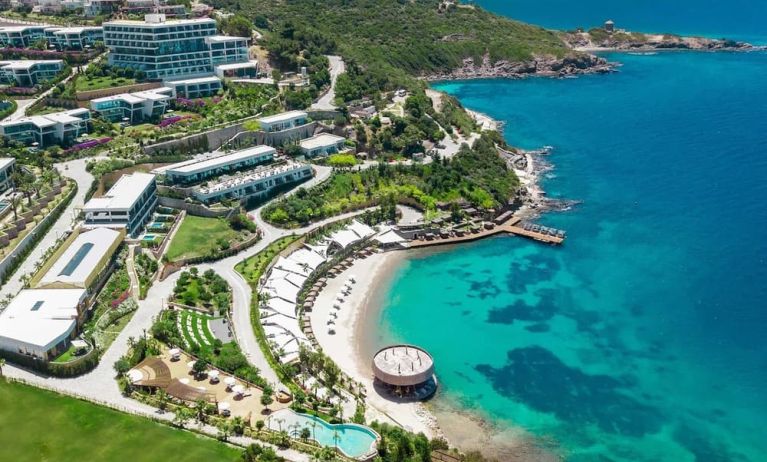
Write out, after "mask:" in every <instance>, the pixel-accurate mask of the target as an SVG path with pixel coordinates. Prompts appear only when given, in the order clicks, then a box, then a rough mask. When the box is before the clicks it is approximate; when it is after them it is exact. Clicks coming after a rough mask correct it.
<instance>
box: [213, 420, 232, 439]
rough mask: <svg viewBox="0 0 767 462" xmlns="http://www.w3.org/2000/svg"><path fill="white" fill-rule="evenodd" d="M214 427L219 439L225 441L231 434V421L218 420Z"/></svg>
mask: <svg viewBox="0 0 767 462" xmlns="http://www.w3.org/2000/svg"><path fill="white" fill-rule="evenodd" d="M216 428H217V429H218V439H220V440H221V441H227V440H228V439H229V437H230V436H232V423H231V422H229V421H228V420H225V419H224V420H220V421H219V422H218V425H216Z"/></svg>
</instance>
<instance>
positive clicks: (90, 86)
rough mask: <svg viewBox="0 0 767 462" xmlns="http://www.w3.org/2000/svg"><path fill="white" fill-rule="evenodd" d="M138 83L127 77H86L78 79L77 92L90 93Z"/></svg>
mask: <svg viewBox="0 0 767 462" xmlns="http://www.w3.org/2000/svg"><path fill="white" fill-rule="evenodd" d="M134 83H136V80H135V79H129V78H126V77H117V78H114V77H93V78H87V77H85V76H81V77H78V79H77V84H76V85H77V91H90V90H101V89H103V88H113V87H122V86H124V85H133V84H134Z"/></svg>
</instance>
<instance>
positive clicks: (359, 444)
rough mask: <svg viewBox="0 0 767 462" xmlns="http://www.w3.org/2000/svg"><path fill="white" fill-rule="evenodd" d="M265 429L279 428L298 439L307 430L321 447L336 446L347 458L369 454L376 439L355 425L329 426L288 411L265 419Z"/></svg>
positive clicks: (371, 433) (365, 428)
mask: <svg viewBox="0 0 767 462" xmlns="http://www.w3.org/2000/svg"><path fill="white" fill-rule="evenodd" d="M266 424H267V427H268V428H271V429H272V430H279V429H280V427H281V428H282V429H283V430H285V431H287V432H288V433H289V434H290V435H291V436H294V437H298V436H299V435H300V434H301V430H302V429H304V428H308V429H309V430H310V431H311V432H312V436H311V438H312V439H314V440H316V441H317V442H318V443H320V444H321V445H323V446H331V447H333V446H337V447H338V448H339V449H341V450H342V451H343V452H344V454H346V455H347V456H349V457H360V456H363V455H365V454H369V453H370V452H371V450H372V448H373V443H375V441H376V439H377V438H378V434H377V433H376V432H374V431H373V430H372V429H370V428H368V427H365V426H363V425H357V424H329V423H327V422H325V421H324V420H322V419H319V418H317V417H314V416H312V415H306V414H298V413H296V412H293V411H292V410H290V409H285V410H281V411H277V412H275V413H274V414H273V415H272V416H271V417H269V419H267V423H266Z"/></svg>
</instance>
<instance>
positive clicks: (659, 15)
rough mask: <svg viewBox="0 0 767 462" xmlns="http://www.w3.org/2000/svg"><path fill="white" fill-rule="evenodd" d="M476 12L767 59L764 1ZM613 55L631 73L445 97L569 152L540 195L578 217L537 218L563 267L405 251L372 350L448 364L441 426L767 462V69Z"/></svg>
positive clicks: (606, 452)
mask: <svg viewBox="0 0 767 462" xmlns="http://www.w3.org/2000/svg"><path fill="white" fill-rule="evenodd" d="M476 3H477V4H479V5H482V6H484V7H486V8H488V9H491V10H494V11H496V12H498V13H501V14H506V15H508V16H510V17H514V18H515V19H519V20H523V21H527V22H532V23H537V24H541V25H543V26H545V27H552V28H553V27H556V28H564V29H568V28H575V27H589V26H593V25H598V24H601V23H602V22H603V21H604V20H605V19H607V18H611V19H613V20H614V21H615V22H616V24H617V25H618V27H627V28H631V29H638V30H639V29H641V30H644V31H661V32H666V31H673V32H680V33H695V34H702V35H708V36H712V37H720V36H727V37H735V38H739V39H747V40H751V41H753V42H756V43H767V27H765V25H764V24H765V23H764V20H765V18H767V2H764V1H763V0H731V1H728V2H721V1H718V0H717V1H715V0H695V1H691V0H675V1H672V2H668V1H666V2H663V1H659V0H657V1H656V0H644V1H638V0H633V1H624V2H615V1H609V2H608V1H597V0H586V1H582V2H571V1H564V0H511V1H509V0H504V1H500V0H498V1H490V0H486V1H479V2H476ZM605 57H606V58H607V59H609V60H611V61H616V62H620V63H622V66H621V67H620V72H618V73H615V74H610V75H593V76H582V77H579V78H576V79H548V78H533V79H526V80H503V79H498V80H475V81H451V82H439V83H436V84H434V87H435V88H436V89H438V90H442V91H445V92H447V93H450V94H452V95H454V96H456V97H457V98H458V99H459V100H460V101H461V102H462V103H463V104H464V105H465V106H466V107H467V108H470V109H473V110H477V111H480V112H483V113H486V114H488V115H490V116H492V117H493V118H495V119H497V120H500V121H503V122H504V123H505V125H504V135H505V137H506V139H507V141H508V142H509V143H510V144H513V145H516V146H520V147H522V148H528V149H534V148H539V147H541V146H544V145H550V146H553V148H554V149H553V151H552V153H551V154H550V155H549V156H548V157H547V159H546V160H547V162H550V163H551V164H552V165H553V166H554V168H553V170H552V171H550V172H549V173H548V174H547V175H546V177H545V178H544V179H543V184H542V186H543V188H544V189H545V190H546V191H547V193H548V195H549V196H550V197H553V198H560V199H567V200H573V201H577V202H578V203H577V205H575V206H574V207H573V208H572V209H571V210H568V211H565V212H555V213H554V212H552V213H546V214H544V215H543V216H542V217H540V219H539V220H538V222H539V223H541V224H545V225H549V226H553V227H556V228H561V229H564V230H566V231H567V240H566V242H565V243H564V245H562V246H561V247H552V246H547V245H541V244H537V243H534V242H530V241H527V240H524V239H522V238H516V237H497V238H492V239H488V240H484V241H480V242H477V243H474V244H470V245H461V246H455V247H451V248H447V249H443V250H437V251H435V250H431V251H423V252H411V253H408V254H407V255H406V257H405V258H404V259H403V260H402V262H401V263H400V264H399V265H398V266H397V267H396V269H394V270H393V272H392V273H391V275H390V277H389V278H387V280H386V281H384V282H383V283H382V285H380V286H379V288H378V295H377V296H376V297H377V298H376V297H374V298H375V299H376V300H378V303H379V304H380V310H379V312H378V314H376V316H378V318H377V319H376V321H375V322H374V324H376V325H377V326H378V328H377V331H376V335H375V336H374V339H375V340H374V341H375V343H376V344H379V345H383V344H386V343H391V342H407V343H413V344H417V345H420V346H422V347H424V348H426V349H427V350H428V351H429V352H430V353H431V354H432V355H433V356H434V359H435V363H436V373H437V376H438V379H439V383H440V390H439V392H438V394H437V396H436V397H435V398H434V399H433V401H432V403H430V406H436V407H438V408H442V409H444V408H445V407H447V408H448V409H451V410H452V411H454V412H456V413H460V414H461V415H471V416H474V417H475V418H476V419H481V421H483V422H484V423H485V426H484V427H480V428H481V429H480V430H472V431H482V432H488V433H490V432H498V434H499V435H503V434H504V433H503V432H504V431H509V430H511V431H512V433H511V434H519V433H520V432H521V433H523V434H524V435H527V436H529V438H530V439H531V440H533V441H538V442H539V444H540V446H541V447H545V448H546V450H547V451H549V452H550V453H552V454H555V455H556V457H557V458H560V459H562V460H567V461H579V462H580V461H647V462H650V461H654V462H658V461H675V462H684V461H698V462H708V461H712V462H718V461H754V462H760V461H767V430H765V427H767V391H766V390H767V343H766V342H765V339H767V205H765V203H766V202H765V201H766V200H767V85H766V84H765V82H766V80H765V76H767V53H764V52H753V53H729V52H723V53H702V52H700V53H699V52H664V53H658V54H653V55H633V54H627V53H609V54H605ZM438 417H439V416H438ZM448 436H451V435H448ZM463 436H466V435H463ZM498 441H499V440H498V438H495V439H494V440H492V441H491V442H489V443H483V447H482V449H483V450H486V451H487V452H489V453H491V454H494V455H496V456H497V455H498V454H499V452H497V451H494V449H495V448H494V447H493V445H495V444H497V443H498ZM499 445H500V444H499ZM526 451H527V450H524V451H523V452H526ZM500 454H502V455H501V456H500V457H499V460H524V455H525V454H519V453H514V452H507V453H503V452H501V453H500ZM503 454H505V455H503ZM533 459H535V457H533Z"/></svg>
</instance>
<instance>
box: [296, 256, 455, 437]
mask: <svg viewBox="0 0 767 462" xmlns="http://www.w3.org/2000/svg"><path fill="white" fill-rule="evenodd" d="M403 255H404V254H403V253H402V251H395V252H385V253H379V254H374V255H372V256H370V257H368V258H366V259H363V260H357V261H355V263H354V265H352V267H351V268H349V269H348V270H346V271H344V272H343V273H341V274H340V275H339V276H337V277H336V278H334V279H329V280H328V285H327V286H326V287H325V289H324V290H323V291H322V292H321V293H320V294H319V296H318V298H317V302H316V303H315V304H314V310H313V311H312V314H311V320H312V328H313V330H314V335H315V336H316V337H317V341H318V342H319V343H320V346H321V347H322V349H323V351H324V352H325V354H327V355H329V356H330V357H332V358H333V360H335V362H336V363H337V364H338V366H339V367H340V368H341V369H342V370H343V371H344V372H345V373H346V374H348V375H349V376H350V377H352V378H354V380H357V381H358V382H361V383H362V384H363V385H365V388H366V390H367V392H368V400H367V403H368V410H367V415H366V417H367V418H368V419H370V420H379V421H383V422H390V423H395V424H397V425H400V426H402V427H404V428H406V429H407V430H410V431H413V432H416V433H417V432H423V433H425V434H426V435H428V436H429V437H434V436H440V435H441V432H440V431H439V428H438V427H437V424H436V419H435V418H434V416H432V415H431V413H430V412H429V411H428V410H427V409H426V407H425V406H424V405H423V404H421V403H399V402H393V401H390V400H389V399H386V398H384V397H382V396H380V395H378V394H377V393H376V391H375V389H374V388H373V375H372V370H371V366H370V358H365V357H363V356H364V355H368V354H369V352H368V351H367V350H368V348H370V339H369V338H364V336H366V335H371V336H372V335H374V332H371V331H368V329H369V328H368V326H367V325H366V323H364V322H363V318H364V316H365V315H366V314H367V313H368V309H367V307H368V306H369V301H370V300H369V299H370V296H371V295H372V292H373V288H374V287H375V285H376V284H379V283H381V279H382V278H383V277H385V275H387V274H390V273H391V270H392V269H393V268H394V267H395V266H396V264H397V262H398V261H399V260H400V259H401V258H402V256H403ZM351 275H354V277H355V279H356V283H355V284H354V285H353V287H352V291H351V294H350V295H349V296H348V297H346V299H345V300H344V302H343V303H342V304H341V306H342V307H341V309H340V310H336V309H335V308H333V305H334V304H335V303H337V300H336V294H338V293H339V292H340V290H341V288H342V286H343V284H344V282H345V281H346V280H347V279H349V276H351ZM331 311H333V312H337V313H338V318H337V319H335V320H334V322H335V324H333V327H334V329H335V334H329V333H328V327H329V326H328V324H327V321H328V319H329V313H330V312H331ZM366 331H367V332H366Z"/></svg>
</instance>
